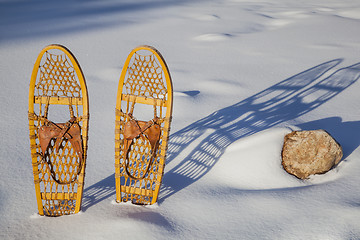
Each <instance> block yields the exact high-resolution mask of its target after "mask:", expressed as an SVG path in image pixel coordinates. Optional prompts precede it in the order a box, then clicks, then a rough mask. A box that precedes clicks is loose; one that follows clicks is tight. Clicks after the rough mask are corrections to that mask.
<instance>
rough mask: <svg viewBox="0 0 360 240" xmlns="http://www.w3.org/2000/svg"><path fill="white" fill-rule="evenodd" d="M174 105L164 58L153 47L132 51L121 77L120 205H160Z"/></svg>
mask: <svg viewBox="0 0 360 240" xmlns="http://www.w3.org/2000/svg"><path fill="white" fill-rule="evenodd" d="M172 100H173V92H172V82H171V77H170V73H169V70H168V67H167V65H166V63H165V60H164V58H163V57H162V56H161V54H160V53H159V52H158V51H157V50H156V49H155V48H153V47H150V46H139V47H137V48H135V49H134V50H132V51H131V53H130V54H129V56H128V58H127V59H126V62H125V65H124V67H123V69H122V72H121V76H120V80H119V85H118V93H117V100H116V109H115V112H116V120H115V180H116V201H117V202H127V201H131V202H132V203H134V204H153V203H155V202H156V201H157V198H158V194H159V189H160V185H161V181H162V177H163V173H164V167H165V157H166V150H167V145H168V138H169V130H170V123H171V116H172ZM140 119H141V120H140Z"/></svg>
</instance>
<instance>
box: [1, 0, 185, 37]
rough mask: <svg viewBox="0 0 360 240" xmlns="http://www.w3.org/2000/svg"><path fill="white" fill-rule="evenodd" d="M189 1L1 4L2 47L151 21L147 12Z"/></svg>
mask: <svg viewBox="0 0 360 240" xmlns="http://www.w3.org/2000/svg"><path fill="white" fill-rule="evenodd" d="M186 1H187V0H181V1H175V0H173V1H166V0H156V1H136V2H134V1H114V0H107V1H95V0H80V1H72V0H62V1H48V0H34V1H27V0H20V1H6V2H0V32H1V34H0V43H1V42H3V41H5V40H14V39H21V38H28V37H41V36H44V35H57V34H64V33H71V32H78V31H85V30H89V29H96V28H102V27H109V26H112V25H127V24H132V23H136V22H143V21H144V20H146V21H149V20H150V19H149V17H150V18H151V15H149V16H148V18H146V19H144V14H143V11H145V10H151V9H161V8H166V7H169V6H173V5H179V4H182V3H184V2H186ZM113 14H116V16H115V15H113Z"/></svg>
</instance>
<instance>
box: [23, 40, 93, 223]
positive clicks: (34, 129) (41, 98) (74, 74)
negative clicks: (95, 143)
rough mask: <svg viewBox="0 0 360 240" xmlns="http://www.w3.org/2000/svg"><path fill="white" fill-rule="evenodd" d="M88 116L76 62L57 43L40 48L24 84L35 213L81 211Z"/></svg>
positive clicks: (81, 78)
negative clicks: (27, 96)
mask: <svg viewBox="0 0 360 240" xmlns="http://www.w3.org/2000/svg"><path fill="white" fill-rule="evenodd" d="M88 120H89V100H88V93H87V88H86V83H85V78H84V75H83V73H82V71H81V69H80V66H79V64H78V62H77V60H76V59H75V57H74V55H72V53H71V52H70V51H69V50H68V49H66V48H65V47H63V46H61V45H50V46H47V47H45V48H44V49H43V50H42V51H41V52H40V54H39V56H38V58H37V60H36V62H35V65H34V69H33V72H32V75H31V81H30V88H29V130H30V149H31V158H32V167H33V173H34V183H35V192H36V198H37V205H38V210H39V214H40V215H47V216H62V215H67V214H73V213H77V212H79V211H80V207H81V200H82V194H83V186H84V175H85V165H86V164H85V163H86V156H87V155H86V151H87V140H88Z"/></svg>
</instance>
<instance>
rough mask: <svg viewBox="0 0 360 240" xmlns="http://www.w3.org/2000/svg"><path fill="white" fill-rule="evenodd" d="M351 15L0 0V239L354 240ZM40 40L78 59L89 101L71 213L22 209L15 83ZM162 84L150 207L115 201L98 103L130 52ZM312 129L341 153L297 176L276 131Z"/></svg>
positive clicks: (210, 4)
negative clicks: (155, 194)
mask: <svg viewBox="0 0 360 240" xmlns="http://www.w3.org/2000/svg"><path fill="white" fill-rule="evenodd" d="M359 21H360V4H359V2H358V1H356V0H326V1H325V0H313V1H304V0H297V1H294V0H290V1H287V0H268V1H262V0H255V1H248V0H197V1H186V0H180V1H175V0H173V1H171V0H167V1H165V0H154V1H150V0H136V1H133V0H131V1H130V0H121V1H115V0H104V1H95V0H82V1H70V0H64V1H42V0H35V1H26V0H17V1H10V0H0V32H1V34H0V72H1V95H0V97H1V98H0V100H1V101H0V107H1V113H2V116H1V118H0V131H1V133H2V136H3V137H2V138H1V140H0V146H1V149H0V161H1V170H0V171H1V181H0V213H1V218H0V238H1V239H54V240H55V239H64V238H68V239H89V240H90V239H120V238H121V239H126V238H132V239H317V240H318V239H360V184H359V182H360V175H359V171H360V161H359V159H360V150H359V145H360V137H358V133H359V131H360V120H359V119H360V110H359V107H358V96H359V89H360V83H359V81H358V80H359V77H360V51H359V49H360V43H359V41H358V39H359V37H360V28H359V23H360V22H359ZM51 43H59V44H62V45H65V46H66V47H68V48H69V49H70V50H71V51H72V53H73V54H74V55H75V56H76V58H77V59H78V61H79V63H80V65H81V67H82V70H83V72H84V74H85V78H86V81H87V85H88V91H89V96H90V114H91V118H90V133H89V151H88V158H87V166H86V179H85V190H84V198H83V205H82V212H80V213H79V214H76V215H72V216H63V217H58V218H49V217H41V216H39V215H38V214H37V205H36V199H35V190H34V183H33V173H32V168H31V159H30V149H29V140H28V120H27V108H28V105H27V103H28V86H29V82H30V75H31V72H32V68H33V65H34V62H35V59H36V57H37V55H38V54H39V52H40V51H41V49H42V48H43V47H45V46H47V45H49V44H51ZM143 44H147V45H152V46H154V47H155V48H157V49H158V50H159V51H160V52H161V53H162V55H163V56H164V58H165V60H166V62H167V64H168V66H169V70H170V73H171V75H172V79H173V85H174V111H173V122H172V129H171V136H170V143H169V150H168V158H167V165H166V168H165V174H164V179H163V185H162V188H161V190H160V196H159V201H158V203H157V204H156V205H154V206H134V205H132V204H115V203H114V199H115V179H114V116H115V114H114V108H115V100H116V91H117V84H118V79H119V77H120V72H121V68H122V66H123V64H124V62H125V59H126V57H127V55H128V54H129V53H130V51H131V50H132V49H133V48H134V47H136V46H138V45H143ZM320 128H322V129H325V130H327V131H328V132H329V133H330V134H332V135H333V136H334V138H335V139H336V140H337V141H338V142H339V143H340V144H341V145H342V147H343V150H344V158H343V160H342V161H341V163H340V164H339V165H338V166H337V167H336V168H334V169H332V170H331V171H330V172H328V173H326V174H323V175H316V176H312V177H311V178H310V179H308V180H304V181H302V180H299V179H297V178H295V177H293V176H291V175H288V174H287V173H285V172H284V170H283V169H282V167H281V156H280V153H281V147H282V141H283V137H284V135H285V134H287V133H289V132H291V131H292V130H295V129H320Z"/></svg>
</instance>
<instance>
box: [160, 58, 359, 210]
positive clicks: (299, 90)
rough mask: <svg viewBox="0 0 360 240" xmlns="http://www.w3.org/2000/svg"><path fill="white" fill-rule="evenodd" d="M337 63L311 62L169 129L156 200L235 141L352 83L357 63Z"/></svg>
mask: <svg viewBox="0 0 360 240" xmlns="http://www.w3.org/2000/svg"><path fill="white" fill-rule="evenodd" d="M341 62H342V59H335V60H332V61H328V62H325V63H322V64H320V65H317V66H315V67H313V68H310V69H308V70H306V71H303V72H301V73H299V74H297V75H294V76H292V77H290V78H288V79H285V80H283V81H281V82H279V83H277V84H275V85H273V86H271V87H269V88H267V89H265V90H263V91H261V92H259V93H257V94H255V95H253V96H251V97H249V98H247V99H245V100H243V101H241V102H238V103H236V104H234V105H232V106H229V107H226V108H223V109H221V110H219V111H216V112H214V113H212V114H210V115H209V116H207V117H205V118H203V119H200V120H198V121H196V122H194V123H192V124H191V125H189V126H187V127H185V128H183V129H182V130H180V131H178V132H176V133H174V134H172V135H171V136H170V140H169V147H168V152H167V160H166V161H167V164H169V163H171V165H174V167H172V168H171V169H169V170H167V171H166V173H165V174H164V178H163V183H162V187H161V191H160V194H159V203H161V202H162V201H164V200H165V199H166V198H168V197H169V196H171V195H173V194H174V193H176V192H178V191H180V190H181V189H183V188H186V187H187V186H189V185H191V184H192V183H194V182H196V181H197V180H199V179H200V178H201V177H203V176H204V175H205V174H206V173H208V172H209V171H210V170H211V168H212V167H213V166H214V165H215V164H216V162H217V161H218V160H219V158H220V157H221V156H222V155H223V153H224V151H225V149H226V148H227V147H228V146H229V145H230V144H232V143H233V142H235V141H236V140H238V139H240V138H242V137H245V136H249V135H252V134H254V133H257V132H260V131H263V130H265V129H268V128H271V127H274V126H281V124H284V125H285V124H286V122H287V121H290V120H294V119H296V118H297V117H299V116H302V115H304V114H306V113H308V112H310V111H312V110H314V109H315V108H317V107H319V106H320V105H322V104H324V103H325V102H327V101H329V100H330V99H332V98H333V97H335V96H336V95H338V94H339V93H341V92H342V91H343V90H345V89H346V88H348V87H349V86H351V85H352V84H354V83H355V82H356V81H357V80H358V79H359V77H360V63H357V64H355V65H352V66H348V67H344V68H341V69H337V70H336V69H334V68H335V67H336V66H337V65H338V64H340V63H341ZM329 124H331V122H329ZM354 124H355V125H356V126H357V123H354ZM305 126H306V125H304V126H303V127H305ZM308 126H315V125H311V124H310V125H308ZM330 132H331V131H330ZM335 137H336V136H335ZM355 142H356V143H354V145H353V146H350V147H349V148H348V147H346V146H344V148H345V150H346V154H347V155H346V156H348V155H349V153H350V152H351V151H353V150H354V149H355V148H356V147H357V146H358V141H355ZM347 143H348V142H346V144H347ZM168 166H169V165H168Z"/></svg>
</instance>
